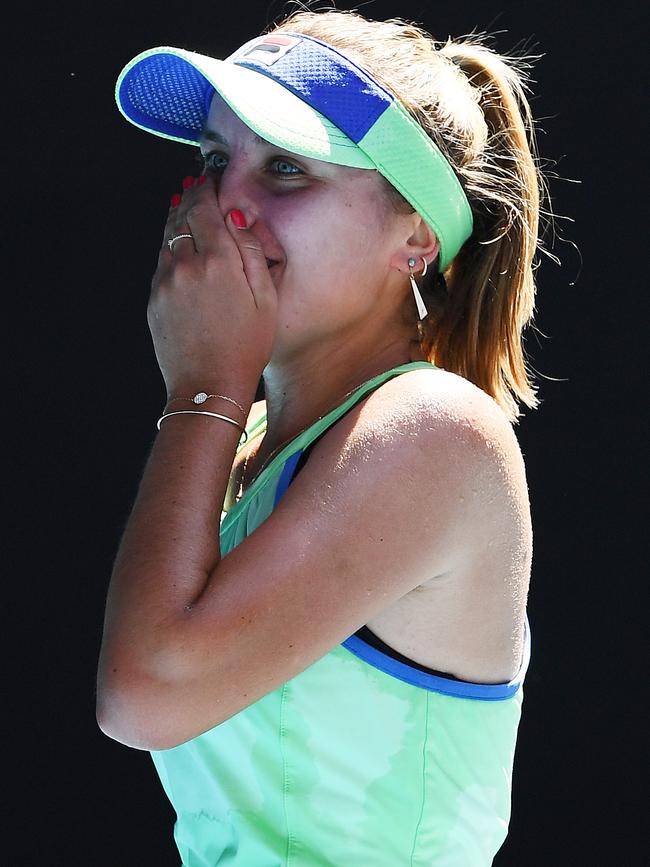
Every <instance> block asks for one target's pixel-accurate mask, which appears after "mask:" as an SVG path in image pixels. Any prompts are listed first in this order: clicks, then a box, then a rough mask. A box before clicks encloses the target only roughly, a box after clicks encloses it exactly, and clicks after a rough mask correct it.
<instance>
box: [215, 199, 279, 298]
mask: <svg viewBox="0 0 650 867" xmlns="http://www.w3.org/2000/svg"><path fill="white" fill-rule="evenodd" d="M242 223H243V225H242ZM225 225H226V227H227V229H228V232H229V234H230V236H231V237H232V238H233V240H234V241H235V244H236V245H237V249H238V250H239V255H240V256H241V261H242V264H243V266H244V274H245V275H246V280H247V281H248V285H249V286H250V287H251V290H252V292H253V296H254V298H255V304H256V306H257V307H258V308H259V309H262V308H264V307H267V306H268V305H269V304H272V303H273V302H274V301H275V297H276V295H275V286H274V285H273V281H272V279H271V274H270V272H269V268H268V265H267V264H266V256H265V255H264V251H263V250H262V245H261V244H260V242H259V240H258V239H257V238H256V237H255V235H253V233H252V232H251V231H250V229H248V228H247V227H246V225H245V218H244V215H243V214H242V212H241V211H239V210H237V209H234V210H232V211H230V212H229V213H228V214H227V216H226V220H225Z"/></svg>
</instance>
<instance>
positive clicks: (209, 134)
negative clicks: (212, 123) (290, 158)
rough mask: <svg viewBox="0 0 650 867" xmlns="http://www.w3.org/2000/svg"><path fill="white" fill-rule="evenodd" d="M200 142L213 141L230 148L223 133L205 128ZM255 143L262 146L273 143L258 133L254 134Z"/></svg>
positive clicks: (200, 136)
mask: <svg viewBox="0 0 650 867" xmlns="http://www.w3.org/2000/svg"><path fill="white" fill-rule="evenodd" d="M199 141H211V142H215V144H220V145H225V146H226V147H227V146H228V139H226V138H224V137H223V136H222V135H221V133H219V132H216V131H215V130H213V129H208V127H203V129H202V130H201V133H200V135H199ZM253 141H254V142H255V143H256V144H262V145H270V144H271V142H269V141H267V140H266V139H265V138H261V137H260V136H259V135H257V133H253Z"/></svg>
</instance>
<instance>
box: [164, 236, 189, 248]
mask: <svg viewBox="0 0 650 867" xmlns="http://www.w3.org/2000/svg"><path fill="white" fill-rule="evenodd" d="M180 238H191V239H192V240H194V235H176V236H175V237H174V238H170V239H169V241H167V246H168V247H169V249H170V250H173V247H174V241H178V240H179V239H180Z"/></svg>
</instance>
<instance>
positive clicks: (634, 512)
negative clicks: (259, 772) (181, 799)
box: [3, 0, 648, 867]
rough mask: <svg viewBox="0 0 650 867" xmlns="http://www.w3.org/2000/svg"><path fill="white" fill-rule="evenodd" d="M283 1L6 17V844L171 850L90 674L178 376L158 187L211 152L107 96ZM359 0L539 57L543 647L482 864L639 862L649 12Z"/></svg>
mask: <svg viewBox="0 0 650 867" xmlns="http://www.w3.org/2000/svg"><path fill="white" fill-rule="evenodd" d="M338 8H341V9H349V8H354V7H353V4H352V3H345V2H340V3H338ZM282 9H283V6H282V4H281V3H271V4H269V5H266V4H264V3H256V2H251V0H241V2H237V3H234V4H228V5H225V4H220V3H215V4H211V5H209V6H206V5H189V4H185V3H180V4H178V3H177V4H173V5H172V4H169V5H165V6H163V5H161V4H155V5H154V4H146V3H141V4H137V5H136V4H131V5H126V4H125V5H119V4H111V5H108V4H101V5H99V6H94V5H91V4H87V5H86V6H83V7H81V6H79V7H72V6H69V5H68V6H65V7H60V6H55V5H53V6H49V7H44V8H38V9H37V8H31V9H30V10H26V9H20V8H14V11H13V13H12V17H11V19H7V18H6V17H5V21H4V23H5V27H6V29H5V39H4V43H5V46H4V49H3V52H4V55H5V58H7V59H8V60H9V61H10V63H9V72H8V73H7V75H6V78H5V96H6V97H8V100H9V105H8V109H7V115H6V117H5V130H6V132H5V149H6V157H5V166H6V169H7V170H6V173H5V195H6V199H5V203H4V208H3V211H4V229H3V235H4V237H3V240H4V242H5V243H4V245H3V249H4V253H3V255H4V258H5V277H6V281H7V282H6V284H5V293H4V297H5V299H7V300H8V302H9V305H8V306H9V311H8V312H7V315H6V318H5V324H6V335H7V339H6V341H5V345H6V346H7V347H8V364H7V369H8V371H9V376H8V378H7V380H8V381H7V385H8V388H9V390H11V391H12V392H14V397H12V398H10V400H9V405H6V406H5V433H6V437H5V443H6V445H5V456H6V459H7V460H6V466H7V474H6V478H7V479H8V484H7V485H6V486H5V489H6V491H7V492H8V495H9V498H8V505H9V508H8V510H7V513H6V519H5V527H6V531H7V541H8V545H7V554H6V556H5V563H6V564H7V567H8V568H7V573H6V574H5V578H4V585H5V589H6V591H7V592H6V596H5V606H4V610H5V614H6V615H7V620H8V625H7V628H5V630H4V634H5V636H7V637H8V645H7V650H6V653H5V659H6V661H7V664H6V672H7V677H6V679H5V708H6V711H5V720H6V735H5V751H6V755H7V757H8V760H9V761H8V765H9V767H10V771H11V773H10V774H9V775H8V776H7V778H6V781H5V782H6V793H5V794H6V796H7V797H6V800H5V803H6V806H5V809H4V814H5V819H6V820H7V822H8V825H7V828H8V832H7V833H6V835H5V841H6V846H7V848H9V849H10V850H12V851H13V855H12V858H11V863H12V865H17V864H20V865H31V864H57V865H58V864H61V865H64V864H65V865H66V867H81V865H94V867H109V865H110V867H117V865H120V867H135V865H138V867H140V865H142V867H149V865H151V867H153V865H156V867H177V865H178V860H179V859H178V856H177V854H176V850H175V846H174V843H173V839H172V821H173V811H172V809H171V807H170V805H169V804H168V802H167V800H166V797H165V795H164V793H163V791H162V788H161V786H160V783H159V781H158V778H157V776H156V774H155V771H154V767H153V764H152V762H151V759H150V757H149V755H148V753H145V752H140V751H136V750H131V749H128V748H126V747H124V746H122V745H121V744H118V743H116V742H114V741H112V740H110V739H108V738H107V737H105V736H104V735H103V734H102V733H101V731H100V730H99V729H98V727H97V725H96V723H95V717H94V679H95V671H96V664H97V655H98V651H99V644H100V640H101V627H102V618H103V607H104V600H105V593H106V588H107V585H108V580H109V576H110V571H111V566H112V560H113V557H114V555H115V552H116V549H117V545H118V542H119V538H120V534H121V531H122V528H123V525H124V522H125V520H126V518H127V515H128V511H129V509H130V506H131V504H132V501H133V498H134V496H135V493H136V489H137V484H138V481H139V478H140V473H141V471H142V468H143V465H144V461H145V458H146V455H147V454H148V451H149V448H150V446H151V443H152V441H153V438H154V435H155V421H156V419H157V418H158V416H159V414H160V411H161V408H162V405H163V402H164V397H165V391H164V386H163V382H162V377H161V376H160V372H159V370H158V368H157V364H156V361H155V357H154V353H153V346H152V343H151V339H150V335H149V331H148V327H147V323H146V304H147V299H148V291H149V283H150V279H151V276H152V274H153V270H154V268H155V262H156V257H157V251H158V248H159V245H160V243H161V233H162V229H163V226H164V222H165V215H166V212H167V207H168V202H169V197H170V195H171V194H172V193H173V192H175V191H177V190H178V189H180V181H181V179H182V177H183V176H184V175H186V174H188V173H192V174H198V171H197V169H196V165H195V164H194V163H193V161H192V156H193V150H192V149H190V148H188V147H186V146H183V145H180V144H174V143H171V142H166V141H164V140H162V139H158V138H156V137H153V136H150V135H147V134H145V133H144V132H141V131H139V130H137V129H136V128H135V127H133V126H132V125H130V124H129V123H127V122H126V121H125V120H124V118H123V117H122V116H121V115H120V114H119V113H118V111H117V108H116V106H115V103H114V96H113V91H114V84H115V80H116V78H117V75H118V73H119V71H120V70H121V68H122V66H123V65H124V64H125V63H126V62H128V61H129V60H130V59H131V58H132V57H133V56H134V55H136V54H138V53H139V52H140V51H143V50H145V49H147V48H150V47H153V46H157V45H174V46H177V47H185V48H189V49H192V50H196V51H199V52H204V53H213V54H215V55H216V56H225V55H226V54H228V53H230V52H231V51H232V50H234V48H236V47H237V46H238V45H240V44H241V43H243V42H244V41H246V40H247V39H249V38H251V37H252V36H254V35H256V34H258V33H259V32H261V30H262V28H263V27H264V26H265V25H266V23H267V21H269V20H270V19H271V18H273V17H276V16H278V15H280V14H281V13H282ZM360 11H362V12H363V13H364V14H366V15H367V16H369V17H373V18H387V17H391V16H394V15H401V16H403V17H405V18H410V19H412V20H415V21H416V22H418V23H421V24H422V25H423V26H425V27H426V28H428V29H429V30H430V31H431V32H432V33H433V35H434V36H435V37H436V38H437V39H445V38H446V37H447V36H448V35H450V36H452V37H459V36H461V35H462V34H465V33H468V32H470V31H471V30H473V29H476V30H488V31H489V32H491V33H495V40H496V41H495V43H494V47H495V48H496V50H499V51H501V52H502V53H513V52H515V50H518V51H519V53H521V52H522V46H523V47H524V48H525V53H527V54H534V55H537V54H543V57H542V58H541V59H540V60H537V61H536V62H535V66H534V71H533V73H532V75H533V79H534V82H533V83H532V88H533V96H532V97H531V104H532V108H533V112H534V115H535V117H536V118H537V119H538V142H539V148H540V155H541V157H542V158H544V159H545V160H547V161H550V162H551V163H553V165H548V167H547V168H548V171H550V172H554V173H555V174H557V175H559V176H560V177H559V178H553V177H550V178H549V184H550V191H551V196H552V208H553V211H554V213H555V214H556V215H557V217H556V223H555V237H552V236H551V234H550V233H549V235H548V236H547V238H546V242H545V244H546V247H547V248H550V249H551V250H552V252H553V254H554V255H555V256H557V257H558V259H559V260H560V264H558V263H556V262H554V261H552V260H551V259H550V258H549V257H547V256H542V257H541V267H540V268H539V270H538V272H537V281H538V299H537V314H536V318H535V323H536V326H537V328H538V329H539V331H540V332H541V335H539V334H537V333H535V332H533V331H532V330H529V331H528V332H527V333H526V334H527V338H526V349H527V353H528V356H529V358H530V359H531V364H532V366H533V368H534V369H535V371H537V380H538V383H539V386H540V391H539V395H540V397H541V398H542V404H541V407H540V408H539V409H538V410H537V411H528V410H527V411H526V413H525V415H524V417H523V419H522V420H521V422H520V423H519V425H518V426H517V427H516V432H517V436H518V439H519V442H520V444H521V448H522V451H523V453H524V458H525V461H526V467H527V473H528V482H529V488H530V496H531V505H532V512H533V522H534V534H535V545H534V560H533V574H532V581H531V590H530V597H529V604H528V613H529V618H530V623H531V630H532V642H533V643H532V660H531V666H530V669H529V672H528V675H527V679H526V684H525V700H524V704H523V717H522V722H521V725H520V729H519V740H518V747H517V754H516V758H515V771H514V784H513V785H514V789H513V807H512V819H511V824H510V833H509V836H508V839H507V840H506V842H505V844H504V846H503V847H502V849H501V851H500V852H499V854H498V855H497V857H496V859H495V862H494V863H495V865H498V867H506V865H508V867H514V865H517V867H519V865H565V864H566V865H574V864H575V865H595V864H598V865H600V864H631V863H639V864H641V863H645V862H644V859H640V860H638V861H637V860H635V858H636V856H634V855H633V854H632V851H633V848H634V847H635V844H636V842H637V841H638V840H639V839H641V838H642V837H643V831H644V830H645V829H644V828H643V826H642V825H640V824H639V823H638V820H637V821H634V819H633V817H634V815H635V813H636V815H637V816H638V817H640V816H641V815H642V814H641V813H640V811H638V812H637V807H636V804H638V803H639V802H640V798H641V793H642V788H641V784H640V778H637V777H636V768H637V765H638V763H639V762H640V757H639V756H638V755H637V753H638V752H639V751H640V748H639V747H638V746H637V744H640V743H641V741H640V740H638V741H637V740H635V720H637V719H638V720H639V721H640V720H643V719H644V717H643V715H642V714H641V711H640V707H641V706H640V703H639V698H638V694H639V691H640V685H641V684H642V683H643V680H642V678H641V675H640V673H637V674H636V675H635V673H634V671H633V669H634V663H635V661H636V660H637V659H638V657H639V656H640V647H641V630H642V628H643V627H644V626H645V613H646V609H647V605H644V604H643V602H644V601H645V600H644V599H642V595H641V588H642V587H643V588H644V589H645V578H646V577H647V567H646V563H645V557H644V558H642V556H641V544H640V543H641V542H642V541H643V539H645V538H646V536H647V531H646V526H645V521H643V522H642V517H641V516H642V512H641V505H642V502H643V501H642V497H641V488H640V482H641V479H642V477H643V470H644V468H645V454H644V453H643V452H642V451H641V448H640V446H641V444H642V435H643V432H644V426H643V423H642V422H643V417H644V415H645V406H646V393H645V392H644V391H643V390H642V388H641V377H642V376H643V374H645V368H646V356H645V351H644V350H645V347H646V344H647V340H648V335H647V329H645V322H646V318H645V314H646V313H647V305H646V304H645V295H646V293H647V290H648V283H647V277H646V268H645V258H646V251H647V248H648V245H647V242H645V235H646V234H647V232H646V229H645V225H644V220H642V213H645V212H646V211H647V207H646V201H647V198H646V196H644V195H643V194H642V190H641V181H642V178H643V176H644V174H645V173H646V170H645V169H644V166H645V164H647V146H646V144H645V139H644V137H643V132H642V126H643V123H642V119H643V117H644V115H645V114H646V113H647V101H645V102H644V96H645V88H646V86H647V74H644V72H645V69H644V63H645V61H644V57H645V54H646V51H645V45H646V41H647V40H646V33H647V31H646V30H645V27H644V22H642V21H640V20H639V16H638V13H636V12H635V11H634V7H633V6H632V4H624V3H618V4H615V6H614V7H611V6H610V7H609V8H606V7H600V6H598V7H596V6H595V5H594V6H592V4H588V3H578V4H569V3H567V2H563V3H559V2H547V3H546V4H540V3H532V2H521V0H520V2H513V0H507V2H506V0H500V2H464V3H457V4H452V3H448V4H432V3H429V4H427V3H424V2H409V0H403V2H399V3H398V2H381V0H377V2H374V3H370V4H367V5H365V6H362V7H361V8H360ZM642 235H643V239H642ZM643 242H645V243H643ZM7 265H8V267H7ZM542 335H543V336H542ZM644 379H645V377H644ZM646 391H647V390H646ZM645 728H646V727H645V726H644V729H645ZM396 796H397V797H399V793H396ZM646 839H647V838H646ZM3 860H4V859H3ZM5 863H9V862H7V861H6V862H5ZM341 867H344V865H341ZM368 867H372V865H368ZM396 867H398V865H396Z"/></svg>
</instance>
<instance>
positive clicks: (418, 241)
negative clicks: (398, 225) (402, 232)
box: [390, 214, 440, 274]
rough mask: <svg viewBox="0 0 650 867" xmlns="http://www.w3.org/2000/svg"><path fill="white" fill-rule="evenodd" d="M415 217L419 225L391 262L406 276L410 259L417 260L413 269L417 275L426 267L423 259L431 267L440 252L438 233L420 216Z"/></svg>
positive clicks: (393, 266)
mask: <svg viewBox="0 0 650 867" xmlns="http://www.w3.org/2000/svg"><path fill="white" fill-rule="evenodd" d="M414 216H415V217H416V219H417V223H416V225H415V228H414V229H413V232H412V234H411V235H410V236H409V237H408V238H407V239H406V240H405V242H404V243H403V244H402V245H401V246H400V247H398V248H397V249H396V250H395V252H394V253H393V256H392V258H391V260H390V264H391V267H392V268H395V269H396V270H397V271H402V272H404V273H405V274H408V273H409V266H408V261H409V259H415V261H416V262H417V263H418V264H417V265H416V266H415V268H414V269H413V270H414V271H415V273H418V272H420V271H423V270H424V266H423V265H422V259H423V258H424V259H425V260H426V263H427V265H431V263H432V262H434V261H435V259H436V256H437V255H438V253H439V252H440V242H439V241H438V238H437V236H436V233H435V232H434V231H433V229H431V228H430V227H429V226H428V225H427V224H426V223H425V222H424V220H423V219H422V217H420V216H419V215H418V214H414Z"/></svg>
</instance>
